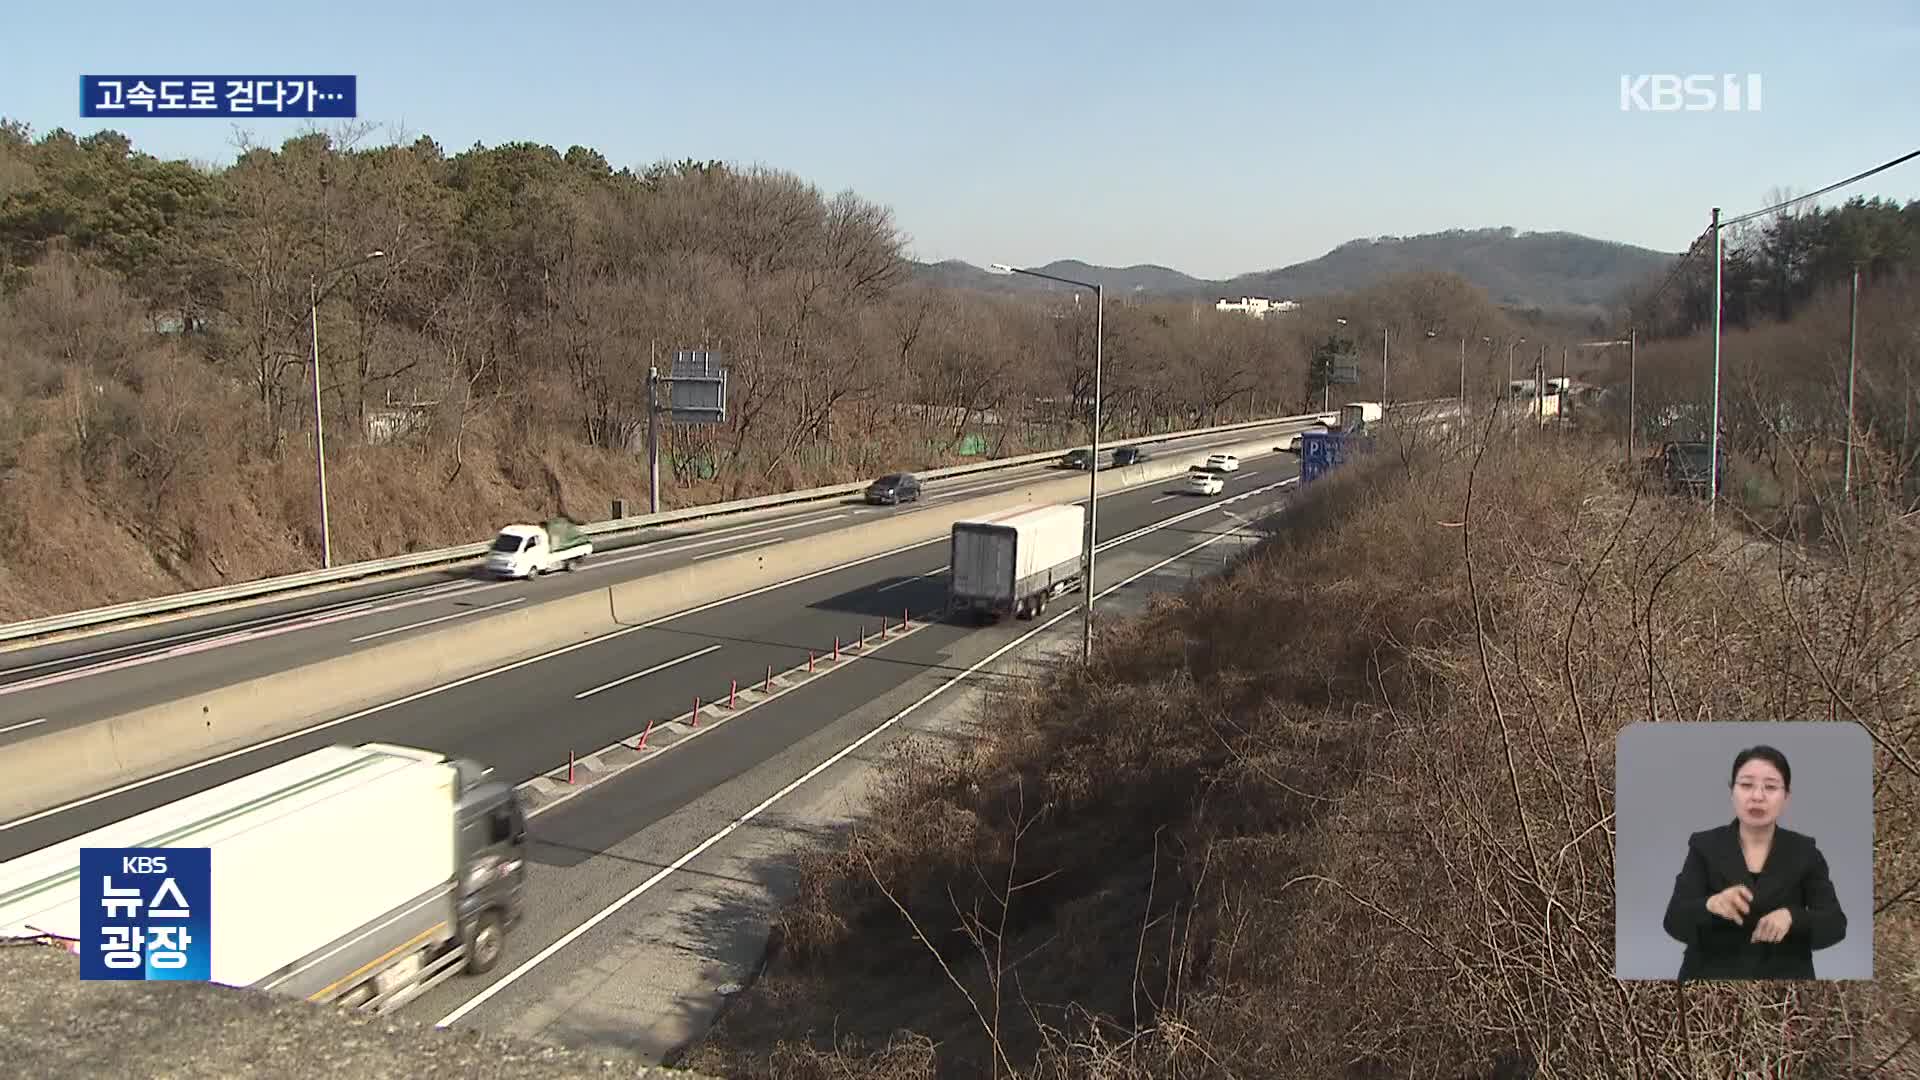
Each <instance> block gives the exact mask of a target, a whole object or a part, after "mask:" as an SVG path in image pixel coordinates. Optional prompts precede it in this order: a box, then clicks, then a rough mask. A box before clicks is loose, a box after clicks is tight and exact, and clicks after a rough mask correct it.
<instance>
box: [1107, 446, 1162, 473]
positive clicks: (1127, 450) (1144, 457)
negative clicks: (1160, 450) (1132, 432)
mask: <svg viewBox="0 0 1920 1080" xmlns="http://www.w3.org/2000/svg"><path fill="white" fill-rule="evenodd" d="M1152 460H1153V455H1152V454H1151V453H1149V452H1148V451H1147V448H1146V447H1144V446H1123V447H1121V448H1120V449H1118V450H1115V451H1114V452H1113V464H1114V466H1115V467H1116V468H1118V467H1119V466H1122V465H1138V464H1140V463H1141V462H1143V461H1152Z"/></svg>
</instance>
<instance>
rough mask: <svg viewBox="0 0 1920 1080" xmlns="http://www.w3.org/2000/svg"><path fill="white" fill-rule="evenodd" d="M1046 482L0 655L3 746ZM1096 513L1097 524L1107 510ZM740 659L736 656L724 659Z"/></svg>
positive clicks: (792, 516)
mask: <svg viewBox="0 0 1920 1080" xmlns="http://www.w3.org/2000/svg"><path fill="white" fill-rule="evenodd" d="M1303 426H1305V425H1302V424H1300V423H1297V422H1295V423H1289V424H1277V425H1274V427H1273V428H1272V434H1274V435H1275V437H1276V438H1277V436H1278V435H1279V434H1280V433H1281V432H1284V431H1289V430H1297V429H1300V428H1302V427H1303ZM1262 430H1263V429H1249V430H1244V431H1240V432H1234V433H1230V434H1228V435H1216V436H1211V437H1203V438H1195V439H1186V440H1180V441H1177V442H1173V443H1165V444H1156V445H1155V449H1156V451H1157V452H1158V453H1159V454H1161V455H1165V454H1170V453H1180V452H1190V451H1193V450H1196V449H1204V448H1206V447H1210V446H1218V445H1230V444H1232V443H1236V442H1245V441H1249V440H1251V439H1256V438H1258V437H1260V433H1261V431H1262ZM1049 472H1051V473H1052V475H1054V476H1070V475H1073V474H1072V473H1068V472H1064V471H1060V470H1050V469H1049V468H1048V467H1046V466H1034V467H1031V468H1026V467H1022V468H1015V469H1010V470H1007V471H1006V472H998V473H993V474H990V475H988V476H972V477H955V478H952V479H949V480H936V481H932V482H930V483H929V484H928V485H927V487H926V490H925V494H924V496H923V499H922V501H921V502H919V503H910V504H908V505H906V506H904V507H884V506H881V507H869V506H866V505H864V504H862V503H860V502H859V501H857V500H853V499H847V500H829V501H827V502H824V503H818V504H812V505H810V506H808V507H806V508H804V509H795V510H780V511H768V512H757V513H754V514H751V515H742V516H741V517H739V518H731V517H730V518H720V519H715V520H714V521H712V522H711V523H708V524H706V525H703V526H689V527H686V528H674V527H671V526H670V527H667V528H664V529H659V530H647V531H643V532H639V533H634V534H630V535H627V536H621V537H608V538H603V539H602V540H597V541H595V555H594V556H593V557H592V558H591V559H589V560H588V562H587V563H586V564H584V565H583V566H582V567H581V568H580V569H579V570H578V571H577V572H574V573H562V574H555V575H551V576H549V577H546V578H544V579H540V580H535V581H515V582H495V581H488V580H482V579H480V578H478V577H477V576H476V575H475V572H474V571H473V570H471V569H464V568H463V569H458V570H440V571H434V572H429V573H422V574H410V575H405V576H397V577H393V578H388V579H383V580H381V581H378V582H370V583H365V584H361V585H356V586H351V587H343V588H336V589H330V590H323V591H318V592H315V593H311V594H308V595H303V596H299V597H292V598H284V599H279V600H275V601H270V602H263V603H253V604H245V605H237V606H234V607H232V608H227V609H224V610H221V611H217V612H211V613H207V614H202V615H196V616H192V617H184V618H178V619H171V620H166V621H157V622H154V623H152V624H149V625H144V626H138V627H133V628H128V629H123V630H119V631H114V632H109V633H101V634H94V635H89V636H84V637H76V638H71V639H67V640H61V641H56V642H51V643H48V644H44V645H40V646H38V647H31V648H21V649H14V650H11V651H7V652H4V653H0V746H4V745H5V743H7V742H9V741H15V740H18V739H23V738H29V737H31V736H33V735H36V734H41V733H44V732H45V731H47V730H49V729H51V728H57V727H61V726H66V725H72V724H80V723H88V722H92V721H96V720H100V719H103V718H106V717H109V716H113V715H116V714H119V713H123V712H127V711H130V710H133V709H137V708H140V707H143V706H147V705H153V704H157V703H160V702H165V701H170V700H175V699H178V698H182V697H186V696H190V695H192V694H195V693H201V692H205V691H207V690H211V689H214V688H217V687H219V686H224V685H230V684H232V683H235V682H239V681H242V680H245V679H248V678H254V677H258V676H261V675H265V674H270V673H272V672H274V671H279V670H284V669H286V668H290V667H294V666H298V665H300V664H304V663H311V662H314V661H317V660H321V659H326V658H329V657H333V656H341V655H347V654H350V653H353V652H356V651H359V650H361V649H365V648H371V647H374V646H377V645H381V644H385V643H387V642H389V641H392V640H395V639H397V638H399V637H400V636H402V635H417V634H428V633H432V632H433V631H435V630H438V629H443V628H446V627H447V626H448V625H449V624H452V623H454V622H456V621H459V622H465V621H468V620H476V619H485V618H487V617H489V616H490V615H493V614H498V613H501V612H506V611H512V610H515V609H518V608H523V607H526V606H530V605H533V604H536V603H539V602H541V601H544V600H548V599H553V598H556V597H559V596H563V595H566V594H568V593H571V592H580V591H586V590H590V589H599V588H605V587H607V586H609V585H612V584H616V583H618V582H620V581H625V580H633V579H636V578H642V577H645V576H646V575H648V574H652V573H658V572H660V571H664V570H670V569H673V568H675V567H680V566H686V565H689V564H693V563H697V562H699V561H701V560H704V559H709V558H713V557H716V556H720V555H729V554H734V553H736V552H740V551H747V550H752V549H754V548H757V547H762V546H767V545H771V544H776V543H780V542H783V541H791V540H795V539H800V538H804V537H807V536H812V535H818V534H822V533H826V532H830V531H833V530H837V529H843V528H848V527H857V526H858V525H859V524H860V523H861V521H862V520H863V519H864V520H872V519H875V518H879V517H882V516H893V515H899V514H914V513H924V512H926V511H928V510H931V509H934V508H936V507H938V506H940V505H941V503H942V502H946V501H950V500H953V499H956V498H970V497H978V496H982V495H990V494H993V493H995V492H999V491H1005V490H1010V489H1013V488H1018V487H1020V486H1023V485H1026V484H1030V483H1032V482H1033V481H1034V480H1035V478H1036V477H1048V474H1049ZM1101 505H1102V509H1103V511H1104V510H1105V507H1106V505H1107V500H1106V499H1104V498H1103V499H1102V503H1101ZM921 595H922V594H921V593H918V592H915V593H912V594H910V595H909V596H908V597H901V599H912V598H915V597H919V596H921ZM831 633H832V631H828V634H829V637H830V636H831ZM830 643H831V642H830V641H829V644H830ZM803 647H804V646H803ZM740 655H741V653H740V652H739V651H737V650H736V651H732V652H729V653H728V655H727V658H726V659H727V661H731V660H733V659H734V658H736V657H738V656H740ZM716 662H721V661H716ZM489 690H491V688H489ZM689 696H691V695H689Z"/></svg>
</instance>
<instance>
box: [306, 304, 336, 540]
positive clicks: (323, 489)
mask: <svg viewBox="0 0 1920 1080" xmlns="http://www.w3.org/2000/svg"><path fill="white" fill-rule="evenodd" d="M307 314H308V316H309V318H310V319H311V330H312V335H313V462H314V467H315V468H316V469H317V470H318V471H319V473H320V565H321V566H322V567H323V568H327V569H331V568H332V567H333V533H332V530H331V529H330V528H329V527H328V522H327V430H326V422H325V421H324V420H323V419H322V414H321V411H320V278H319V275H317V274H316V275H314V276H312V277H309V278H308V279H307Z"/></svg>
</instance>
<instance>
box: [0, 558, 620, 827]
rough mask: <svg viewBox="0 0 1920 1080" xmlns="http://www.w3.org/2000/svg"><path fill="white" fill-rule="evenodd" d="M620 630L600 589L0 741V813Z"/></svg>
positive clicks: (0, 816)
mask: <svg viewBox="0 0 1920 1080" xmlns="http://www.w3.org/2000/svg"><path fill="white" fill-rule="evenodd" d="M614 629H616V627H615V625H614V622H613V618H612V615H611V614H610V610H609V608H608V604H607V591H606V590H605V589H594V590H592V591H590V592H585V593H577V594H574V595H571V596H565V597H560V598H557V599H554V600H550V601H547V602H546V603H543V604H539V605H537V606H535V607H532V608H524V609H519V610H515V611H511V612H502V613H500V614H498V615H496V616H494V617H492V618H488V619H485V620H481V621H478V622H472V623H468V624H465V625H462V626H459V627H457V628H449V629H447V630H444V631H441V632H439V633H432V634H422V635H420V636H418V637H414V638H406V639H402V640H400V641H395V642H392V643H389V644H386V645H382V646H379V647H377V648H373V649H368V650H365V651H362V652H357V653H352V654H349V655H347V656H339V657H333V658H330V659H327V660H321V661H317V662H315V663H312V664H306V665H303V666H301V667H297V668H290V669H288V670H285V671H277V672H274V673H273V674H270V675H263V676H260V677H259V678H254V679H247V680H244V681H240V682H236V683H233V684H231V685H228V686H223V687H219V688H216V689H213V690H208V691H206V692H204V693H199V694H193V695H190V696H188V697H184V698H180V699H177V700H174V701H169V702H164V703H161V704H157V705H149V706H147V707H145V708H140V709H134V710H132V711H129V712H125V713H121V714H120V715H118V716H115V717H111V718H109V719H106V720H100V721H95V722H93V723H89V724H79V725H75V726H73V727H67V728H57V729H54V730H52V731H48V732H46V733H44V734H39V735H35V736H33V737H31V738H27V739H23V740H21V741H19V742H15V743H10V744H8V745H6V746H4V747H0V820H11V819H13V818H15V817H18V816H21V815H24V814H30V813H35V812H37V811H39V810H41V809H44V808H46V807H48V806H53V805H57V804H59V803H61V802H63V801H66V800H69V799H74V798H81V797H85V796H87V795H91V794H95V793H97V792H100V791H106V790H109V789H111V788H113V787H115V786H118V785H120V784H125V783H130V782H132V781H135V780H141V779H145V778H147V777H150V776H155V775H158V774H160V773H164V772H167V771H169V770H171V769H176V768H180V767H182V766H186V765H191V764H193V763H195V762H199V761H205V760H207V759H208V758H211V757H217V756H219V755H220V754H223V753H226V752H228V751H230V750H237V749H240V748H241V747H244V746H249V745H252V744H254V743H258V742H261V741H263V740H266V739H271V738H273V737H275V736H277V735H284V734H286V733H288V732H291V731H297V730H300V729H301V728H305V727H308V726H310V725H312V724H315V723H319V722H322V721H326V720H331V719H335V718H337V717H341V716H346V715H350V714H352V713H354V712H357V711H359V710H362V709H366V708H370V707H372V706H375V705H379V704H381V703H383V702H389V701H394V700H396V699H398V698H403V697H405V696H407V695H408V694H412V693H418V692H420V691H422V690H425V689H428V688H429V687H433V686H439V685H442V684H445V683H448V682H453V681H455V680H458V679H461V678H465V677H467V676H469V675H474V674H477V673H479V672H481V671H485V670H488V669H490V668H494V667H498V666H500V665H502V664H507V663H512V662H513V661H514V660H517V659H523V658H526V657H529V656H535V655H538V654H539V653H542V652H547V651H550V650H552V649H555V648H560V647H562V646H564V645H567V644H571V643H573V642H578V641H584V640H587V639H589V638H593V637H597V636H599V635H601V634H605V633H608V632H610V631H612V630H614Z"/></svg>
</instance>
